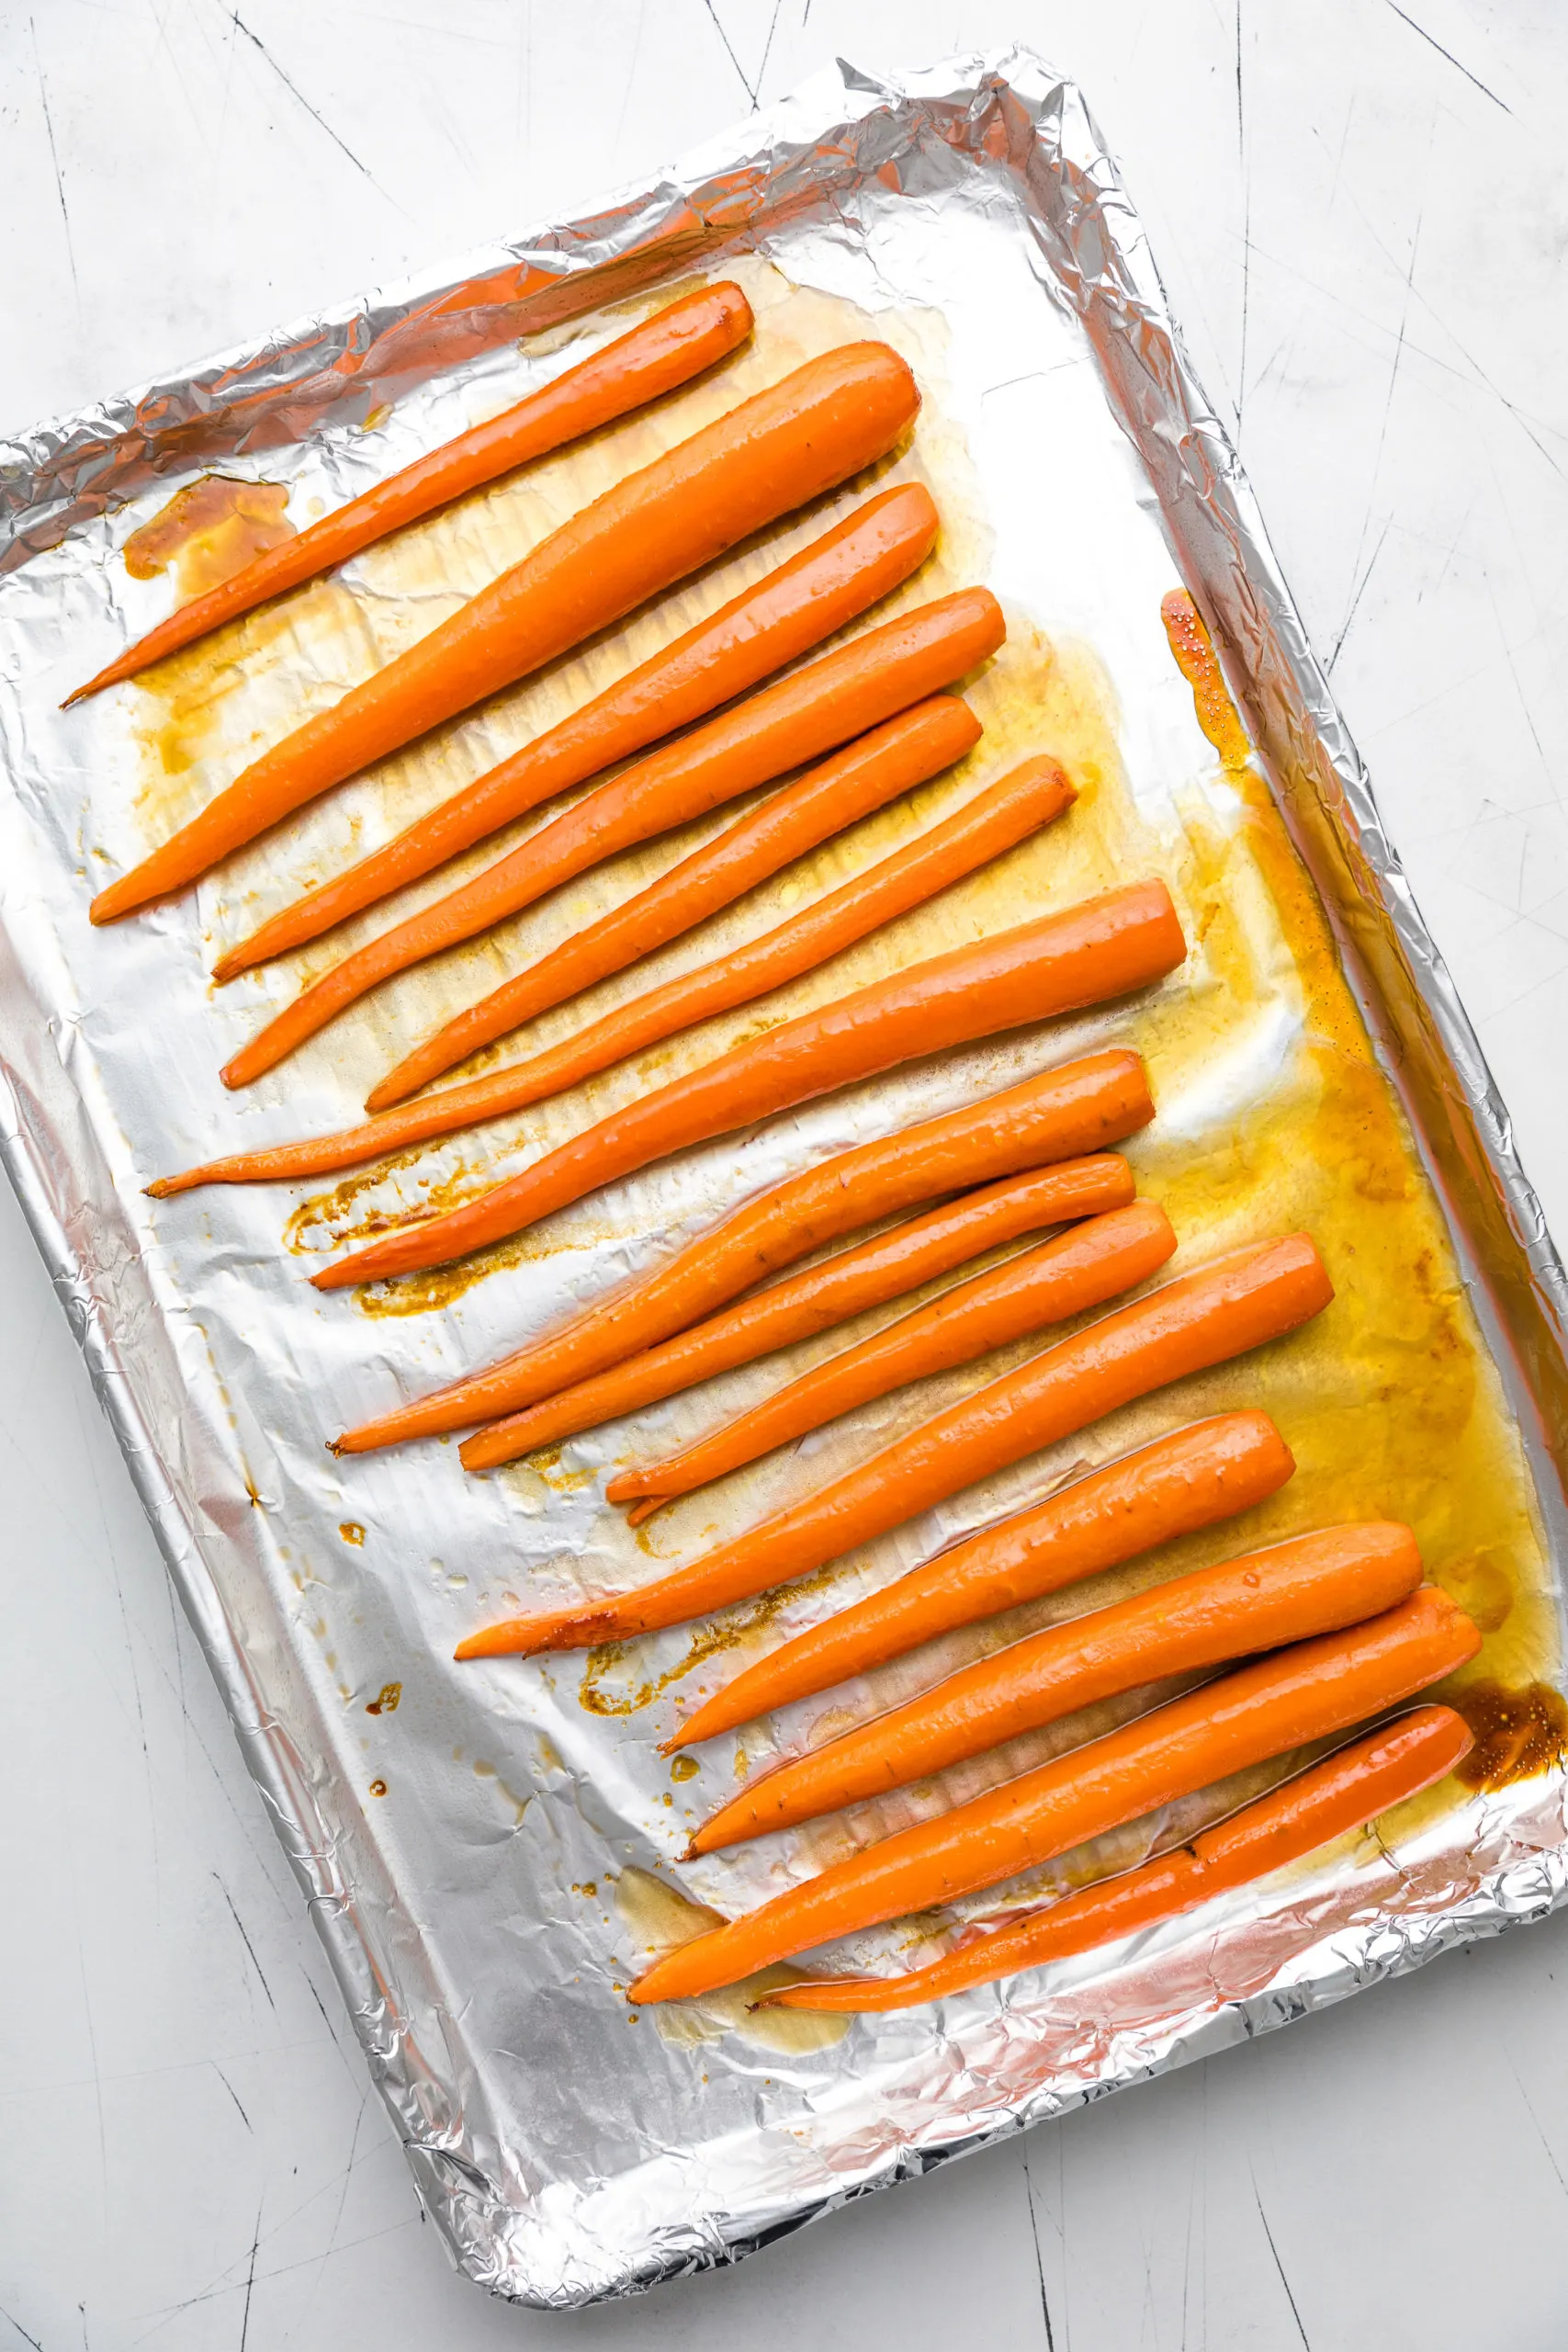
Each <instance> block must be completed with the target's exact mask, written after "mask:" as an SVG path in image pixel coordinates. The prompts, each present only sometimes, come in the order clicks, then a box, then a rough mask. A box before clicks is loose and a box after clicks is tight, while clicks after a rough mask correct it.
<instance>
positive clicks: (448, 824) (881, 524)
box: [213, 482, 938, 980]
mask: <svg viewBox="0 0 1568 2352" xmlns="http://www.w3.org/2000/svg"><path fill="white" fill-rule="evenodd" d="M937 530H938V521H937V511H936V506H935V504H934V503H933V501H932V499H931V493H930V492H929V491H927V490H925V489H923V488H922V487H921V485H920V484H919V483H918V482H907V483H905V484H904V485H902V487H900V488H899V489H897V490H885V491H883V492H880V493H879V495H878V496H877V497H875V498H872V499H868V500H867V502H866V503H865V504H864V505H863V506H858V507H857V508H856V509H855V511H854V513H853V514H852V515H849V516H848V517H847V518H846V520H845V521H843V522H842V523H838V524H835V526H834V527H833V528H832V530H830V531H828V532H825V533H824V535H823V537H821V538H819V539H814V540H813V541H812V543H811V545H810V546H809V547H808V548H805V549H804V550H803V551H802V552H801V553H800V554H799V555H797V556H793V557H791V559H790V560H789V561H788V562H787V563H781V564H780V565H778V567H777V568H776V569H775V570H774V571H770V572H768V573H767V574H766V575H765V577H764V578H762V579H761V580H760V581H759V582H757V585H756V586H755V587H754V588H746V589H743V590H742V591H741V593H740V594H739V596H736V597H733V598H731V600H730V602H729V603H728V605H723V606H721V608H720V609H719V611H717V612H716V613H715V614H714V615H713V616H712V617H711V618H710V619H708V620H705V621H699V622H698V623H697V625H696V627H695V628H690V629H688V630H687V631H686V633H685V635H684V636H683V637H678V638H677V639H675V641H674V643H673V644H672V645H667V646H665V647H664V648H663V649H662V650H661V651H660V652H658V653H655V654H654V655H652V656H651V658H650V659H649V661H647V662H643V663H642V664H641V666H640V667H639V668H637V669H636V670H633V671H631V672H630V673H628V674H627V675H626V677H624V678H617V679H616V681H615V684H614V685H611V686H607V687H606V688H605V689H604V693H603V694H599V695H593V696H592V699H591V700H590V701H588V702H585V703H584V704H583V705H582V707H581V709H580V710H574V711H573V712H572V713H571V716H570V718H563V719H562V720H561V722H560V724H559V725H558V726H557V727H552V728H550V729H548V730H547V732H546V733H545V734H543V735H538V736H536V737H535V739H534V741H532V742H531V743H525V744H524V745H523V747H522V749H521V750H520V751H517V752H513V754H512V756H511V757H510V759H505V760H502V763H501V764H500V765H499V766H498V767H493V768H491V769H490V770H489V771H488V772H487V773H486V774H485V775H481V776H479V777H478V778H477V779H476V781H475V782H474V783H472V784H469V785H465V786H464V787H463V789H462V791H461V792H455V793H454V794H453V795H452V797H451V798H450V799H449V800H444V801H442V802H441V803H440V805H439V806H438V807H437V808H434V809H430V810H429V811H428V812H427V813H426V814H425V815H424V816H423V817H419V818H416V819H415V820H414V822H413V823H412V825H408V826H405V828H404V830H403V831H401V832H400V833H399V834H398V835H397V836H396V838H395V839H394V840H392V841H389V842H385V843H384V844H383V846H382V847H381V848H380V849H377V850H372V851H371V852H370V854H369V855H368V856H367V857H362V858H360V859H359V860H358V861H357V862H356V863H355V865H351V866H349V867H347V868H346V869H345V870H344V872H343V873H342V874H339V875H335V876H333V879H332V881H330V882H324V883H322V884H321V888H319V889H315V890H310V891H308V892H307V893H306V895H305V897H304V898H302V899H296V900H295V901H294V903H293V905H292V906H288V907H285V908H283V909H282V910H280V912H278V913H277V914H276V915H273V916H271V917H270V918H269V919H268V921H267V922H264V923H263V924H262V925H261V927H260V929H259V930H257V931H254V932H253V933H252V934H251V936H250V937H249V938H248V939H246V940H244V941H243V942H242V944H240V945H238V946H236V947H231V948H230V949H229V950H228V952H227V954H225V955H223V956H220V957H219V960H218V962H217V963H216V964H215V965H214V966H213V978H215V979H218V980H231V979H232V978H234V977H235V975H236V974H237V973H240V972H248V971H249V970H251V969H252V967H254V966H255V965H257V964H265V963H266V962H267V961H268V960H269V959H270V958H271V957H273V956H282V955H285V954H287V953H288V950H289V949H290V948H293V947H300V946H303V945H304V944H305V943H306V942H307V941H308V940H311V939H319V938H320V937H321V933H322V932H324V931H331V930H332V929H333V926H334V924H337V923H340V922H345V921H346V919H347V918H348V917H349V916H350V915H353V914H357V913H358V912H359V911H360V910H361V909H362V908H364V907H369V906H374V905H375V903H376V901H377V899H384V898H386V897H387V896H388V895H389V892H391V891H393V890H400V889H401V888H404V887H405V885H406V884H408V883H410V882H417V881H418V880H419V879H420V878H421V876H423V875H426V874H430V873H433V872H434V869H435V868H436V867H437V866H438V865H446V861H447V860H448V858H453V857H457V856H458V855H459V854H461V852H462V851H464V850H466V849H471V848H472V847H473V845H474V843H475V842H481V841H483V840H484V838H485V836H486V834H487V833H493V832H495V831H497V830H498V829H499V828H500V827H501V826H502V825H508V824H511V823H512V822H513V820H514V819H516V818H518V817H525V816H526V815H527V813H528V811H529V809H536V808H537V807H538V806H539V804H540V802H541V801H544V800H551V799H554V797H556V795H557V794H558V793H562V792H567V791H570V788H571V787H572V786H574V785H579V784H586V783H587V781H588V779H589V778H590V777H591V776H593V775H598V774H599V772H600V770H601V769H603V768H608V767H613V766H615V763H617V762H618V761H621V760H628V759H631V758H632V757H633V756H634V755H635V754H636V753H637V752H643V751H646V750H647V748H648V746H649V744H650V743H655V742H657V741H659V739H660V737H661V736H664V735H671V734H673V733H674V732H675V731H676V730H677V729H679V728H682V727H690V726H692V725H693V724H694V722H695V721H696V720H697V719H699V718H706V717H707V716H708V714H709V712H710V711H715V710H716V709H717V708H718V707H719V705H720V704H721V703H726V702H729V701H731V700H732V699H733V698H734V697H735V696H736V695H743V694H746V693H749V692H750V688H751V687H752V686H754V685H758V684H761V681H762V679H764V678H766V677H769V676H771V675H772V673H773V671H775V670H782V669H783V668H784V665H785V663H786V662H794V661H796V660H798V658H799V657H800V655H801V654H803V653H809V652H810V651H811V650H812V648H813V647H814V646H817V645H820V644H821V643H822V641H823V639H825V638H829V637H831V636H832V635H833V633H834V631H835V630H837V629H840V628H844V627H845V626H846V625H847V624H848V623H849V622H850V621H852V620H856V619H858V618H859V616H860V615H861V614H862V613H863V612H866V611H868V610H869V608H870V607H871V606H872V605H874V604H877V603H878V602H880V600H881V599H882V598H883V597H884V596H886V595H890V594H892V592H893V590H894V589H895V588H897V587H898V586H899V584H900V583H901V582H903V581H905V580H907V579H908V577H909V575H910V573H911V572H913V571H918V570H919V566H920V565H921V564H922V563H923V562H924V561H925V559H926V557H927V556H928V555H929V554H930V553H931V548H933V547H934V546H935V545H936V537H937Z"/></svg>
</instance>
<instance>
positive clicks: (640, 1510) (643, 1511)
mask: <svg viewBox="0 0 1568 2352" xmlns="http://www.w3.org/2000/svg"><path fill="white" fill-rule="evenodd" d="M669 1500H670V1498H669V1496H668V1495H645V1496H644V1497H643V1499H642V1500H641V1502H639V1503H633V1505H632V1507H631V1509H630V1510H629V1511H627V1513H626V1525H627V1526H628V1527H640V1526H641V1525H642V1522H643V1521H644V1520H645V1519H651V1518H652V1517H653V1514H654V1512H655V1511H656V1510H663V1508H664V1506H665V1504H666V1503H667V1502H668V1501H669Z"/></svg>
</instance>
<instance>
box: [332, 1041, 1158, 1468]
mask: <svg viewBox="0 0 1568 2352" xmlns="http://www.w3.org/2000/svg"><path fill="white" fill-rule="evenodd" d="M1153 1116H1154V1104H1153V1103H1152V1102H1151V1100H1150V1098H1149V1090H1148V1080H1147V1079H1146V1077H1145V1072H1144V1066H1143V1063H1142V1061H1141V1060H1140V1058H1139V1057H1138V1056H1137V1055H1136V1054H1130V1053H1126V1052H1122V1051H1120V1050H1113V1051H1111V1052H1110V1053H1103V1054H1089V1055H1086V1056H1085V1057H1083V1058H1082V1059H1081V1060H1079V1061H1076V1062H1066V1063H1064V1064H1063V1065H1062V1067H1061V1068H1060V1069H1053V1070H1046V1071H1044V1072H1043V1074H1042V1075H1041V1076H1040V1077H1038V1078H1032V1079H1028V1080H1025V1081H1024V1083H1023V1084H1022V1085H1021V1086H1012V1087H1009V1088H1008V1089H1007V1090H1006V1091H1005V1092H1003V1093H1000V1094H993V1095H992V1096H990V1098H989V1099H988V1100H987V1101H986V1102H983V1103H969V1104H967V1105H966V1106H965V1107H964V1109H963V1110H962V1111H950V1112H948V1113H947V1114H945V1115H944V1116H943V1117H942V1118H940V1119H926V1120H923V1121H922V1122H921V1124H920V1125H919V1126H915V1127H907V1128H905V1129H904V1130H903V1132H902V1133H901V1134H898V1135H893V1136H882V1137H880V1138H878V1140H877V1141H875V1142H874V1143H865V1144H860V1145H857V1146H856V1147H855V1148H854V1149H853V1150H851V1151H843V1152H839V1153H838V1154H836V1155H835V1156H834V1157H833V1158H832V1159H825V1160H823V1161H822V1162H821V1163H820V1164H819V1165H818V1167H816V1168H807V1169H803V1170H801V1172H800V1174H799V1175H797V1176H789V1177H786V1178H785V1179H784V1182H783V1183H782V1184H775V1185H773V1188H772V1189H771V1190H770V1191H768V1192H766V1193H762V1194H761V1196H760V1197H759V1198H758V1199H756V1200H754V1201H748V1202H746V1203H745V1204H744V1205H743V1206H741V1207H740V1208H738V1209H736V1210H735V1211H733V1213H732V1214H731V1215H730V1216H728V1217H726V1218H725V1219H724V1221H723V1223H722V1224H720V1225H718V1226H716V1227H715V1228H714V1229H713V1231H712V1232H711V1233H705V1234H702V1235H700V1236H699V1237H698V1238H697V1239H696V1240H694V1241H691V1242H688V1243H687V1245H686V1247H685V1248H684V1249H683V1250H678V1251H677V1252H676V1253H675V1255H674V1257H673V1258H671V1260H670V1261H669V1263H668V1264H667V1265H663V1266H660V1267H657V1268H656V1269H655V1270H654V1272H652V1273H650V1274H645V1275H643V1276H641V1277H640V1278H639V1279H638V1280H637V1281H636V1282H633V1283H628V1284H626V1286H625V1287H623V1288H622V1289H620V1290H617V1291H615V1292H613V1293H612V1294H611V1295H610V1296H609V1297H608V1298H605V1299H604V1300H602V1301H600V1303H599V1304H598V1305H596V1306H591V1307H589V1308H588V1309H587V1311H586V1312H585V1313H584V1314H581V1315H579V1316H577V1317H574V1318H573V1319H572V1321H571V1322H570V1323H568V1324H567V1325H566V1326H565V1327H564V1328H563V1329H561V1330H559V1331H558V1332H556V1333H554V1334H553V1335H552V1336H551V1337H550V1338H548V1339H547V1340H538V1341H536V1342H535V1343H534V1344H533V1345H532V1346H530V1347H526V1348H523V1349H520V1350H518V1351H517V1352H516V1353H515V1354H513V1355H510V1356H507V1357H505V1358H503V1359H502V1362H501V1363H497V1364H492V1365H491V1366H490V1368H489V1369H488V1370H486V1371H484V1372H480V1373H475V1374H470V1375H469V1376H468V1378H467V1379H465V1380H459V1381H455V1382H453V1383H452V1384H451V1385H449V1386H448V1387H446V1388H443V1389H438V1390H437V1391H436V1392H435V1393H434V1395H433V1396H430V1397H422V1398H421V1399H420V1400H419V1401H418V1402H417V1403H415V1404H412V1405H400V1406H399V1407H397V1408H396V1409H395V1410H394V1411H392V1412H389V1413H385V1414H383V1415H381V1416H380V1418H379V1419H377V1420H374V1421H367V1422H366V1423H365V1424H364V1425H363V1426H362V1427H361V1428H359V1429H357V1430H350V1431H349V1432H348V1433H347V1435H346V1436H344V1437H342V1438H340V1439H339V1440H338V1442H337V1451H338V1452H340V1453H371V1452H373V1451H374V1450H375V1449H376V1448H377V1447H378V1446H383V1445H395V1444H399V1443H400V1442H402V1441H403V1440H404V1439H406V1438H412V1437H423V1436H433V1435H434V1434H436V1433H437V1432H439V1431H442V1430H454V1429H462V1428H464V1427H466V1426H467V1425H468V1423H470V1422H473V1421H483V1420H489V1419H492V1418H493V1417H494V1416H495V1415H497V1414H500V1413H508V1412H515V1411H520V1410H522V1409H523V1408H525V1407H526V1406H529V1405H534V1404H537V1403H538V1402H539V1401H540V1399H541V1398H543V1397H552V1396H554V1395H555V1394H556V1393H557V1392H558V1390H561V1389H565V1388H568V1387H570V1386H571V1385H573V1384H574V1383H576V1382H579V1381H582V1380H587V1379H589V1378H591V1377H592V1376H593V1375H594V1374H597V1373H601V1372H604V1371H605V1370H607V1369H608V1368H609V1366H611V1365H612V1364H616V1363H621V1362H622V1361H623V1360H624V1359H625V1358H626V1357H629V1356H632V1355H636V1354H637V1353H638V1352H640V1351H642V1350H643V1349H645V1348H649V1347H652V1346H654V1345H656V1344H657V1343H658V1342H659V1341H660V1340H667V1339H668V1338H670V1336H671V1333H673V1332H677V1331H682V1330H684V1329H686V1327H687V1326H688V1325H689V1324H694V1323H696V1322H698V1321H699V1320H700V1319H701V1318H702V1317H704V1316H706V1315H711V1314H712V1313H713V1311H714V1309H715V1308H716V1307H718V1306H724V1305H726V1303H727V1302H728V1300H730V1299H732V1298H739V1295H740V1294H741V1293H742V1292H743V1291H748V1290H750V1288H751V1286H752V1284H753V1283H761V1282H765V1281H766V1280H767V1278H768V1276H769V1275H770V1274H777V1273H781V1272H783V1271H784V1268H785V1267H786V1266H792V1265H794V1264H795V1262H796V1261H798V1260H799V1259H801V1258H807V1257H809V1256H810V1255H811V1254H812V1252H813V1251H814V1250H823V1249H826V1248H827V1246H828V1244H829V1242H830V1241H836V1240H838V1239H839V1238H840V1237H841V1236H842V1235H844V1234H846V1233H853V1232H855V1231H856V1230H857V1229H858V1228H859V1227H863V1226H867V1225H874V1224H875V1223H876V1222H877V1221H878V1219H880V1218H882V1217H886V1216H898V1215H899V1214H900V1213H901V1212H902V1211H904V1210H906V1209H910V1208H913V1207H915V1206H916V1205H917V1204H919V1203H920V1202H922V1201H930V1200H933V1199H935V1198H936V1197H937V1196H938V1195H939V1194H940V1193H954V1192H959V1191H962V1190H963V1189H964V1187H965V1186H966V1185H971V1184H983V1183H986V1182H990V1181H993V1180H995V1179H997V1178H998V1177H1001V1176H1005V1175H1010V1174H1012V1173H1013V1172H1015V1171H1016V1170H1021V1169H1028V1168H1040V1167H1044V1166H1047V1165H1050V1164H1052V1163H1054V1162H1056V1161H1060V1160H1064V1159H1077V1158H1078V1157H1080V1156H1082V1155H1083V1154H1085V1153H1093V1152H1097V1151H1099V1150H1100V1149H1101V1148H1103V1147H1104V1146H1106V1145H1108V1144H1113V1143H1120V1142H1121V1141H1122V1138H1123V1137H1124V1136H1130V1135H1132V1134H1134V1131H1135V1130H1136V1129H1137V1128H1139V1127H1142V1126H1146V1125H1147V1124H1148V1122H1149V1120H1150V1119H1152V1118H1153Z"/></svg>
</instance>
